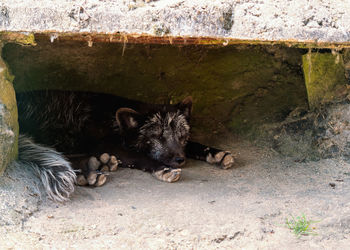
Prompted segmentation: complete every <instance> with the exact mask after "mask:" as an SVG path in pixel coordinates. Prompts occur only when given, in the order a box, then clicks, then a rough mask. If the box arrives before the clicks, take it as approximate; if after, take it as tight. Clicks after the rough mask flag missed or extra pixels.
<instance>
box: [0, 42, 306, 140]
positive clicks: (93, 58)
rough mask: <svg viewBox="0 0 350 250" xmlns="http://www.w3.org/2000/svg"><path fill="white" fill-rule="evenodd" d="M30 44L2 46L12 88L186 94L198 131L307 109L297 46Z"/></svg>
mask: <svg viewBox="0 0 350 250" xmlns="http://www.w3.org/2000/svg"><path fill="white" fill-rule="evenodd" d="M36 42H37V45H36V46H21V45H17V44H13V43H11V44H7V45H6V46H5V47H4V50H3V58H4V60H5V61H6V62H7V63H8V65H9V67H10V68H11V70H12V72H13V74H14V75H15V76H16V78H15V80H14V83H13V84H14V88H15V90H16V91H28V90H38V89H61V90H75V91H79V90H80V91H81V90H84V91H92V92H103V93H110V94H115V95H118V96H123V97H127V98H130V99H135V100H141V101H145V102H156V103H168V102H172V103H176V102H178V101H180V100H182V99H183V98H184V97H186V96H188V95H191V96H192V97H193V99H194V102H195V105H194V110H193V120H192V121H191V122H193V127H194V128H196V129H200V132H201V133H199V134H202V135H204V134H205V135H207V134H211V132H212V131H213V129H214V130H219V128H220V127H228V128H230V129H232V130H233V131H234V132H244V130H245V131H246V130H248V129H250V128H251V127H252V126H256V125H258V124H261V123H262V122H266V121H276V120H281V119H283V117H285V116H286V115H287V114H288V113H289V112H290V111H292V110H294V109H295V108H296V107H300V106H303V107H304V106H305V107H307V100H306V90H305V85H304V81H303V74H302V71H301V67H300V65H301V55H302V52H301V51H300V50H299V49H295V48H285V47H279V46H268V47H264V46H246V45H245V46H239V47H237V46H225V47H223V46H169V45H166V46H165V45H140V44H132V45H131V44H127V45H125V46H124V45H123V44H110V43H107V44H106V43H96V44H94V45H93V46H92V47H88V46H87V44H86V43H84V42H73V41H62V40H55V41H54V42H50V41H49V40H48V39H46V38H39V37H38V38H37V39H36ZM217 114H220V115H217ZM216 137H217V138H219V137H218V136H216Z"/></svg>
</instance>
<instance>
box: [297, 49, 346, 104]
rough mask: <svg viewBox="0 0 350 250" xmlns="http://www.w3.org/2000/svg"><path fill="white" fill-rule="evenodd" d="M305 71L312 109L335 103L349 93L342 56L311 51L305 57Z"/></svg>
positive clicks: (335, 53) (336, 53)
mask: <svg viewBox="0 0 350 250" xmlns="http://www.w3.org/2000/svg"><path fill="white" fill-rule="evenodd" d="M303 70H304V77H305V85H306V89H307V95H308V101H309V106H310V108H311V109H315V108H317V107H320V106H321V105H322V104H325V103H329V102H332V101H335V100H336V99H338V98H341V97H342V96H343V95H344V94H346V93H347V88H346V84H347V80H346V77H345V67H344V60H343V55H342V54H340V53H338V52H334V53H317V52H311V51H310V52H309V53H307V54H305V55H303Z"/></svg>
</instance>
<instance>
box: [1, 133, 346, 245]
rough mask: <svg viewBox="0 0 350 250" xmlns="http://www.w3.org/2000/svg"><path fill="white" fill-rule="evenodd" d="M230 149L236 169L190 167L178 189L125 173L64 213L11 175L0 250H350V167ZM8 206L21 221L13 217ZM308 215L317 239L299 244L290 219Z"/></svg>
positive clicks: (84, 192) (234, 145)
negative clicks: (349, 248) (287, 221)
mask: <svg viewBox="0 0 350 250" xmlns="http://www.w3.org/2000/svg"><path fill="white" fill-rule="evenodd" d="M225 141H226V142H221V143H220V145H218V146H221V147H223V148H227V149H231V150H232V152H234V154H235V156H236V157H237V163H236V165H235V167H234V168H232V169H229V170H221V169H218V168H216V167H213V166H211V165H209V164H206V163H203V162H199V161H194V160H190V161H189V162H188V164H187V166H186V167H185V168H184V169H183V175H182V178H181V179H180V181H179V182H177V183H171V184H169V183H163V182H160V181H158V180H156V179H155V178H153V177H152V176H151V175H150V174H148V173H144V172H142V171H138V170H131V169H119V170H118V171H117V172H115V173H112V174H111V175H110V180H109V182H108V183H107V184H106V185H105V186H103V187H100V188H85V187H77V189H76V192H75V194H74V195H73V197H72V198H71V201H69V202H66V203H65V204H55V203H53V202H51V201H48V200H45V199H43V201H40V199H39V197H38V196H37V193H35V192H37V191H35V189H33V188H31V187H28V185H30V182H28V183H26V184H25V185H24V184H23V183H25V182H21V181H20V180H21V179H20V178H17V177H13V174H14V172H17V171H18V170H16V169H12V170H11V169H10V170H8V171H7V173H6V174H5V176H4V177H1V182H2V184H1V186H0V197H1V201H0V206H1V207H0V209H1V208H2V210H1V214H0V222H1V227H0V249H13V248H15V249H48V248H52V247H54V248H57V249H63V248H66V249H116V248H118V249H242V248H244V249H297V248H301V249H346V248H348V247H349V246H350V213H349V212H350V196H349V192H350V164H349V163H346V162H345V161H343V160H341V159H327V160H320V161H317V162H296V159H294V158H286V157H282V156H280V155H279V154H278V153H276V152H274V151H273V150H271V149H268V148H265V149H261V148H257V147H255V146H253V145H251V144H250V143H248V142H246V141H240V140H237V138H230V137H227V138H226V139H225ZM11 176H12V177H11ZM16 178H17V179H16ZM330 183H333V184H334V185H335V186H334V185H333V187H332V185H330ZM5 184H6V185H5ZM26 185H27V186H26ZM5 187H7V189H6V188H5ZM10 187H12V189H11V188H10ZM13 187H16V188H13ZM21 188H23V189H25V190H21ZM10 189H11V190H10ZM5 191H6V192H5ZM9 206H10V207H11V209H13V210H14V211H15V212H13V213H15V214H17V215H13V216H12V217H11V216H10V217H6V216H8V215H9V209H8V207H9ZM6 207H7V210H5V209H4V208H6ZM11 209H10V210H11ZM302 214H305V216H306V217H307V218H308V219H311V220H314V221H316V222H315V223H313V224H312V227H313V228H314V232H316V233H317V235H309V236H301V237H300V238H298V237H296V236H295V235H294V234H293V233H292V232H291V231H290V230H289V229H288V228H286V226H285V220H286V219H287V218H290V217H291V216H300V215H302ZM5 217H6V218H5ZM5 221H6V222H5Z"/></svg>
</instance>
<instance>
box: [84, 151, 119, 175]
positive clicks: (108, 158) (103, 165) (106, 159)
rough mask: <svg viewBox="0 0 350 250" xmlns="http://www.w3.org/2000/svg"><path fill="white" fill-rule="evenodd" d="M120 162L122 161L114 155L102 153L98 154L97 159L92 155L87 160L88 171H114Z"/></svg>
mask: <svg viewBox="0 0 350 250" xmlns="http://www.w3.org/2000/svg"><path fill="white" fill-rule="evenodd" d="M121 163H122V162H121V161H120V160H118V158H117V157H116V156H114V155H109V154H107V153H104V154H102V155H100V157H99V159H97V158H96V157H94V156H92V157H90V158H89V161H88V167H89V170H90V171H96V170H100V171H102V172H108V171H111V172H114V171H117V169H118V166H119V165H120V164H121Z"/></svg>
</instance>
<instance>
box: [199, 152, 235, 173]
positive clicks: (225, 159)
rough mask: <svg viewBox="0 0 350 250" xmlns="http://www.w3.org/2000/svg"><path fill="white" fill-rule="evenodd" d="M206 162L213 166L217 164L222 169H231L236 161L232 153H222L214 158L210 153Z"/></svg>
mask: <svg viewBox="0 0 350 250" xmlns="http://www.w3.org/2000/svg"><path fill="white" fill-rule="evenodd" d="M206 161H207V162H208V163H211V164H217V165H219V166H220V167H221V168H222V169H229V168H231V167H232V166H233V163H234V162H235V159H234V158H233V155H232V154H231V152H230V151H220V152H218V153H216V154H215V155H214V156H213V155H212V154H211V153H209V154H208V156H207V159H206Z"/></svg>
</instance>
